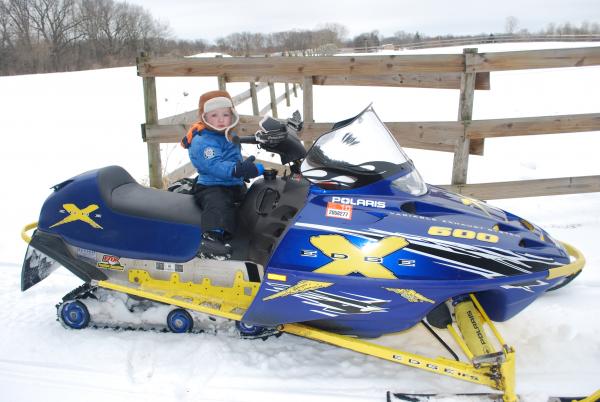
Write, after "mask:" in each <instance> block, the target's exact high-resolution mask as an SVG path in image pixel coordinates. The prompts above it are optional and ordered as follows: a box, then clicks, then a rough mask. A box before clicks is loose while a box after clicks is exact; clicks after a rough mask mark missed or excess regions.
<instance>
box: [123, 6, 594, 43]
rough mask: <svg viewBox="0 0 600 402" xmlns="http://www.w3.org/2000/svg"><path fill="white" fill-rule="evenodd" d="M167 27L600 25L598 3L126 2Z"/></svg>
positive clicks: (223, 30) (192, 35)
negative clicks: (511, 20) (512, 22)
mask: <svg viewBox="0 0 600 402" xmlns="http://www.w3.org/2000/svg"><path fill="white" fill-rule="evenodd" d="M126 1H127V3H130V4H138V5H141V6H143V7H145V8H146V9H147V10H149V11H150V12H151V13H152V15H153V16H154V17H155V18H156V19H159V20H160V21H162V22H167V23H168V24H169V26H170V28H171V32H172V34H173V36H174V37H176V38H179V39H205V40H209V41H214V40H215V39H217V38H219V37H225V36H227V35H228V34H230V33H233V32H243V31H248V32H253V33H254V32H262V33H270V32H280V31H286V30H290V29H309V30H312V29H316V28H317V27H319V26H320V25H322V24H326V23H339V24H342V25H344V26H345V27H346V28H347V29H348V31H349V36H350V37H354V36H357V35H359V34H361V33H363V32H371V31H373V30H378V31H379V32H380V34H382V35H384V36H391V35H393V34H394V33H395V32H397V31H405V32H410V33H414V32H417V31H418V32H420V33H425V34H428V35H444V34H479V33H491V32H494V33H502V32H505V26H506V18H507V17H508V16H514V17H516V18H517V20H518V26H517V28H518V29H520V28H527V29H528V30H529V31H530V32H536V31H539V30H541V29H544V28H546V27H547V25H548V24H549V23H551V22H554V23H556V24H563V23H565V22H570V23H572V24H574V25H577V26H579V25H580V24H581V23H582V22H584V21H588V22H600V2H599V1H598V0H569V1H566V0H503V1H493V2H490V1H481V0H452V1H448V0H418V1H406V0H370V1H365V0H344V1H328V0H303V1H302V2H285V1H280V0H277V1H274V0H262V1H254V2H252V1H246V0H178V1H171V0H126Z"/></svg>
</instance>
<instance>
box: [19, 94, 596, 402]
mask: <svg viewBox="0 0 600 402" xmlns="http://www.w3.org/2000/svg"><path fill="white" fill-rule="evenodd" d="M301 128H302V121H301V118H300V115H299V114H298V113H297V112H296V113H295V114H294V116H293V117H292V118H290V119H288V120H287V121H286V122H283V121H278V120H275V119H272V118H267V119H265V120H263V122H262V123H261V126H260V129H259V130H258V131H257V132H256V134H255V135H251V136H246V137H239V138H238V141H240V143H249V144H257V145H258V146H259V147H260V148H262V149H265V150H267V151H268V152H272V153H274V154H278V155H279V156H280V158H281V164H282V165H284V166H285V167H286V170H285V172H284V173H283V174H282V175H278V174H277V171H275V170H267V171H265V173H264V176H263V177H260V178H258V179H256V180H255V181H254V182H253V183H252V184H251V186H250V188H249V190H248V192H247V195H246V197H245V200H244V201H243V203H242V204H241V205H239V208H238V213H239V216H238V222H239V224H238V230H237V232H236V233H235V235H234V237H233V240H232V244H231V246H232V252H231V254H228V255H214V254H211V253H210V252H207V251H206V250H203V246H202V236H201V232H200V221H201V219H202V213H201V211H200V210H199V209H198V207H197V205H196V204H195V203H194V200H193V196H192V195H189V194H183V193H178V192H169V191H164V190H158V189H153V188H148V187H144V186H142V185H140V184H138V183H137V182H136V181H135V180H134V179H133V178H132V177H131V176H130V175H129V174H128V173H127V172H126V171H125V170H124V169H123V168H121V167H118V166H109V167H104V168H101V169H97V170H92V171H88V172H85V173H82V174H80V175H78V176H75V177H73V178H71V179H68V180H66V181H64V182H62V183H59V184H57V185H55V186H54V187H53V192H52V194H51V195H50V196H49V197H48V199H47V200H46V201H45V203H44V205H43V207H42V210H41V213H40V217H39V221H38V222H36V223H34V224H31V225H28V226H27V227H26V228H25V229H24V231H23V233H22V234H23V237H24V238H25V239H26V240H28V241H29V247H28V249H27V253H26V256H25V261H24V264H23V269H22V282H21V288H22V290H23V291H25V290H27V289H29V288H31V287H32V286H34V285H35V284H37V283H38V282H40V281H42V280H43V279H45V278H46V277H47V276H48V275H50V273H51V272H52V271H53V270H54V269H55V268H56V267H57V266H59V265H62V266H64V267H65V268H67V269H68V270H69V271H71V272H72V273H73V274H75V275H76V276H77V277H79V278H80V279H81V280H83V281H84V285H83V286H82V287H80V288H78V289H76V290H74V291H73V292H71V293H69V294H68V295H67V296H65V298H63V301H62V302H61V303H60V304H59V305H58V319H59V321H61V323H62V324H63V325H65V326H67V327H70V328H74V329H81V328H84V327H86V326H90V325H92V324H95V323H97V322H96V318H95V317H94V316H93V314H90V310H89V309H88V304H89V302H90V301H91V300H96V301H97V300H98V299H99V296H98V293H97V292H98V290H99V289H102V290H104V291H108V292H117V293H119V294H126V295H128V296H130V297H131V298H133V299H135V300H145V301H152V302H158V303H163V304H165V305H168V306H172V307H171V311H170V312H169V314H168V316H167V317H166V318H165V325H166V327H167V328H168V329H169V330H171V331H173V332H188V331H191V330H193V328H194V321H195V319H194V318H193V317H192V315H191V314H190V313H198V312H199V313H203V314H206V315H208V316H210V317H220V318H225V319H228V320H233V321H235V322H236V325H237V328H238V330H239V331H240V333H241V334H242V335H243V336H247V337H259V338H260V337H262V338H265V337H267V336H270V335H273V334H279V333H282V332H287V333H291V334H295V335H299V336H303V337H308V338H311V339H315V340H319V341H323V342H328V343H331V344H334V345H337V346H341V347H344V348H348V349H351V350H355V351H358V352H362V353H366V354H369V355H373V356H377V357H380V358H383V359H387V360H389V361H392V362H397V363H401V364H405V365H408V366H411V367H416V368H421V369H424V370H427V371H430V372H434V373H438V374H443V375H447V376H451V377H454V378H457V379H462V380H466V381H470V382H474V383H477V384H484V385H488V386H490V387H492V388H494V389H497V390H501V391H503V394H501V395H500V398H503V400H504V401H514V400H516V395H515V379H514V365H515V356H514V350H513V349H512V348H511V347H510V346H508V345H507V343H506V342H505V341H504V340H503V339H502V337H501V335H500V334H499V333H498V331H497V330H496V328H495V326H494V324H493V322H494V321H506V320H508V319H510V318H511V317H513V316H515V315H516V314H518V313H519V312H520V311H522V310H523V309H524V308H525V307H527V306H528V305H529V304H530V303H532V302H533V301H534V300H535V299H537V298H538V297H540V296H542V295H543V294H544V293H545V292H547V291H551V290H555V289H558V288H560V287H562V286H564V285H566V284H567V283H568V282H570V281H571V280H572V279H573V278H574V277H575V276H577V275H578V274H579V273H580V272H581V270H582V268H583V265H584V263H585V260H584V258H583V256H582V255H581V253H580V252H579V251H578V250H577V249H576V248H575V247H573V246H571V245H569V244H566V243H563V242H560V241H558V240H555V239H554V238H552V237H551V236H550V234H548V233H547V232H546V231H545V230H543V229H542V228H540V227H539V226H537V225H535V224H533V223H531V222H529V221H527V220H525V219H523V218H521V217H518V216H516V215H513V214H511V213H509V212H506V211H503V210H501V209H499V208H496V207H493V206H491V205H489V204H488V203H486V202H483V201H479V200H476V199H473V198H469V197H465V196H462V195H460V194H455V193H452V192H449V191H446V190H444V189H442V188H440V187H436V186H432V185H428V184H426V183H425V182H424V181H423V179H422V178H421V176H420V175H419V173H418V171H417V169H416V168H415V165H414V163H413V162H412V161H411V160H410V159H409V157H408V156H407V154H406V153H405V152H404V151H403V149H402V148H401V147H400V146H399V144H398V143H397V142H396V140H395V139H394V137H393V136H392V134H391V133H390V131H389V130H388V129H387V127H386V126H385V124H384V123H383V122H382V121H381V120H380V118H379V117H378V116H377V114H376V113H375V111H374V109H373V107H372V106H369V107H367V108H366V109H364V110H363V111H362V112H361V113H359V114H358V115H356V116H355V117H352V118H350V119H347V120H344V121H341V122H338V123H336V124H335V125H333V127H332V128H331V130H330V131H328V132H326V133H324V134H323V135H322V136H321V137H319V138H318V140H317V141H316V142H315V143H314V144H313V145H312V147H311V148H310V149H309V150H308V152H307V151H306V149H305V147H304V146H303V144H302V142H301V140H300V137H299V135H298V133H299V131H300V130H301ZM34 229H35V231H34V232H33V234H32V236H31V238H29V236H28V234H27V233H28V232H29V231H31V230H34ZM419 323H423V325H426V326H427V328H428V329H430V330H431V331H432V333H434V334H435V333H436V331H435V330H434V329H433V328H431V327H435V328H438V329H444V330H448V331H449V333H450V335H451V337H452V338H454V340H455V341H456V343H457V344H458V347H459V348H460V351H459V353H462V354H463V360H460V359H459V357H458V356H457V354H456V353H454V352H453V351H452V350H451V352H452V355H453V356H454V359H449V358H444V357H437V358H432V357H426V356H421V355H417V354H413V353H408V352H404V351H401V350H397V349H393V348H388V347H383V346H380V345H378V344H376V343H374V342H371V341H369V340H368V338H377V337H379V336H381V335H384V334H389V333H395V332H399V331H403V330H406V329H409V328H411V327H414V326H415V325H417V324H419ZM437 338H438V340H440V341H442V340H441V338H440V337H439V336H438V337H437ZM442 342H443V341H442ZM444 345H445V346H446V347H448V345H447V344H446V343H445V342H444ZM465 357H466V359H467V360H468V361H464V358H465Z"/></svg>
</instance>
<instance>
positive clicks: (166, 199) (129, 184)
mask: <svg viewBox="0 0 600 402" xmlns="http://www.w3.org/2000/svg"><path fill="white" fill-rule="evenodd" d="M97 182H98V190H99V191H100V194H101V196H102V199H103V200H104V202H105V203H106V205H107V206H108V207H109V208H111V209H112V210H114V211H116V212H120V213H122V214H126V215H134V216H138V217H143V218H149V219H157V220H163V221H168V222H177V223H183V224H192V225H196V226H200V220H201V209H200V207H198V205H197V204H196V203H195V202H194V197H193V196H192V195H189V194H181V193H174V192H170V191H164V190H157V189H155V188H149V187H144V186H142V185H140V184H139V183H138V182H137V181H135V179H134V178H133V177H131V175H130V174H129V173H128V172H127V171H126V170H125V169H123V168H122V167H120V166H108V167H105V168H102V169H99V170H98V176H97Z"/></svg>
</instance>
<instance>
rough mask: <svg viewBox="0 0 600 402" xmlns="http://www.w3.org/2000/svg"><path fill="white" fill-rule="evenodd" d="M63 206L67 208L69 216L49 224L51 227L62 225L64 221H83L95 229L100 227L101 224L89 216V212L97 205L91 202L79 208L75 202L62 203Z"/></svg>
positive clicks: (96, 207) (95, 208)
mask: <svg viewBox="0 0 600 402" xmlns="http://www.w3.org/2000/svg"><path fill="white" fill-rule="evenodd" d="M63 208H64V209H66V210H67V212H68V213H69V216H67V217H66V218H64V219H63V220H61V221H60V222H56V223H55V224H54V225H52V226H50V227H51V228H53V227H55V226H60V225H64V224H65V223H69V222H75V221H83V222H85V223H87V224H88V225H90V226H91V227H93V228H95V229H102V226H100V225H98V224H97V223H96V222H94V221H93V220H92V218H90V214H91V213H92V212H94V211H95V210H97V209H98V208H99V207H98V205H96V204H91V205H88V206H87V207H85V208H83V209H79V208H78V207H77V205H75V204H63Z"/></svg>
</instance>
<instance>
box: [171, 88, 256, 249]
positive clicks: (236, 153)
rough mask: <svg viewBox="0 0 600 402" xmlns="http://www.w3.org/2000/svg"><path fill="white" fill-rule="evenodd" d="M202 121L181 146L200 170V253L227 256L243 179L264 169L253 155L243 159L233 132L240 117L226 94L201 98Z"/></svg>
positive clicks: (200, 113)
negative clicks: (236, 203)
mask: <svg viewBox="0 0 600 402" xmlns="http://www.w3.org/2000/svg"><path fill="white" fill-rule="evenodd" d="M198 114H199V115H200V121H199V122H197V123H195V124H194V125H192V127H190V129H189V131H188V133H187V135H186V136H185V137H184V138H183V139H182V140H181V145H182V146H183V147H184V148H186V149H187V150H188V153H189V156H190V160H191V161H192V164H193V165H194V167H195V168H196V169H197V170H198V179H197V182H196V190H195V193H194V198H195V200H196V203H197V204H198V205H199V206H200V208H202V223H201V225H202V228H201V229H202V245H201V251H202V252H206V253H208V254H213V255H227V254H229V253H230V251H231V250H230V249H231V247H230V245H229V244H226V243H225V241H227V240H229V239H231V237H232V235H233V233H234V232H235V226H236V225H235V224H236V222H235V205H234V203H235V202H238V201H241V200H242V199H243V198H244V195H245V193H246V186H245V184H244V180H248V179H251V178H253V177H256V176H258V175H260V174H262V172H263V170H264V168H263V166H262V165H261V164H260V163H256V164H255V163H254V156H250V157H249V158H248V159H246V160H242V153H241V149H240V145H239V144H236V143H233V142H232V137H233V136H235V134H233V133H230V130H231V129H232V128H234V127H235V126H236V125H237V124H238V122H239V116H238V114H237V112H236V111H235V108H234V106H233V101H232V100H231V96H230V95H229V93H227V91H211V92H207V93H205V94H203V95H202V96H201V97H200V102H199V108H198Z"/></svg>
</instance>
